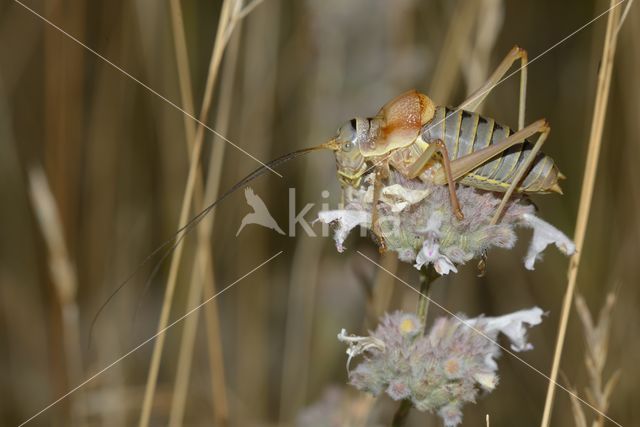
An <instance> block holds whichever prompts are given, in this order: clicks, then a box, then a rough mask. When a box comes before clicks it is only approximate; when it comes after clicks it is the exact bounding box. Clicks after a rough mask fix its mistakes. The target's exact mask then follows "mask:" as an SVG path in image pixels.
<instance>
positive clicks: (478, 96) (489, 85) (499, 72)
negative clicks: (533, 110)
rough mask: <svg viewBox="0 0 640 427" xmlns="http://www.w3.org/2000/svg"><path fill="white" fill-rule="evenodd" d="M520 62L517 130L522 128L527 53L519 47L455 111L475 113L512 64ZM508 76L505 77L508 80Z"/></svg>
mask: <svg viewBox="0 0 640 427" xmlns="http://www.w3.org/2000/svg"><path fill="white" fill-rule="evenodd" d="M518 60H520V68H519V69H518V70H516V71H515V72H516V73H517V72H518V71H519V72H520V95H519V101H518V130H520V129H523V128H524V120H525V109H526V100H527V65H528V63H529V59H528V55H527V51H526V50H524V49H522V48H521V47H519V46H514V47H513V48H512V49H511V50H510V51H509V53H508V54H507V56H506V57H505V58H504V59H503V60H502V62H500V65H498V67H497V68H496V69H495V71H494V72H493V74H491V75H490V76H489V78H488V79H487V81H486V82H485V83H484V84H483V85H482V86H481V87H480V88H478V89H477V90H475V91H474V92H473V93H472V94H471V95H469V97H468V98H467V99H466V100H465V101H464V102H463V103H462V104H460V105H459V106H458V107H457V109H459V110H468V111H476V110H477V109H478V107H479V106H480V104H482V102H483V101H484V100H485V99H486V97H487V96H488V95H489V93H491V91H492V90H493V89H494V88H495V87H496V86H497V85H498V84H500V83H501V82H502V80H503V77H504V75H505V74H507V71H509V69H510V68H511V67H512V66H513V64H514V63H515V62H516V61H518ZM509 77H510V75H509V76H508V77H507V78H509Z"/></svg>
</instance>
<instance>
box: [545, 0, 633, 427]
mask: <svg viewBox="0 0 640 427" xmlns="http://www.w3.org/2000/svg"><path fill="white" fill-rule="evenodd" d="M621 3H622V2H619V1H617V0H611V2H610V10H609V16H608V18H607V31H606V35H605V40H604V48H603V50H602V59H601V63H600V70H599V72H598V87H597V89H596V99H595V104H594V110H593V120H592V122H591V123H592V124H591V136H590V138H589V148H588V152H587V161H586V166H585V171H584V177H583V179H582V192H581V194H580V205H579V208H578V217H577V221H576V230H575V235H574V239H573V240H574V242H575V244H576V252H575V254H574V255H573V257H572V258H571V261H570V263H569V270H568V273H567V275H568V284H567V289H566V291H565V295H564V299H563V302H562V312H561V315H560V325H559V328H558V337H557V340H556V346H555V351H554V356H553V365H552V368H551V374H550V378H549V386H548V388H547V397H546V401H545V406H544V412H543V415H542V422H541V427H548V426H549V423H550V421H551V412H552V408H553V400H554V395H555V391H556V382H557V379H558V370H559V368H560V359H561V357H562V350H563V347H564V340H565V336H566V333H567V323H568V321H569V313H570V311H571V302H572V301H573V296H574V293H575V288H576V279H577V277H578V268H579V265H580V256H581V254H582V248H583V246H584V239H585V235H586V231H587V223H588V220H589V212H590V210H591V200H592V198H593V189H594V184H595V179H596V173H597V168H598V158H599V156H600V147H601V145H602V132H603V128H604V120H605V117H606V112H607V101H608V99H609V91H610V88H611V74H612V70H613V62H614V58H615V53H616V42H617V39H618V32H619V29H620V26H621V25H622V21H623V19H621V18H620V16H621V14H620V9H621V8H619V7H616V6H617V5H620V4H621ZM632 3H633V1H632V0H629V1H628V2H627V6H626V9H625V11H624V12H623V14H622V16H623V18H624V17H625V16H626V13H627V11H628V10H629V7H630V6H631V4H632Z"/></svg>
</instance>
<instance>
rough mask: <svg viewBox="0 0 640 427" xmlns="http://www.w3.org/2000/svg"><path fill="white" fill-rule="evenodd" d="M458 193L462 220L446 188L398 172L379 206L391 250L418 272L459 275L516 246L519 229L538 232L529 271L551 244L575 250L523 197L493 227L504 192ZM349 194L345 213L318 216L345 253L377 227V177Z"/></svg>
mask: <svg viewBox="0 0 640 427" xmlns="http://www.w3.org/2000/svg"><path fill="white" fill-rule="evenodd" d="M456 194H457V196H458V200H459V201H460V206H461V208H462V212H463V214H464V219H462V220H459V219H457V218H456V217H455V215H454V214H453V212H452V209H451V204H450V201H449V192H448V189H447V187H446V186H442V185H435V184H431V183H428V182H424V181H422V180H420V179H413V180H410V179H407V178H405V177H404V176H402V175H401V174H399V173H397V172H393V171H392V172H391V176H390V177H389V179H388V180H387V182H386V183H385V186H384V187H383V188H382V191H381V194H380V199H379V201H378V204H377V206H376V208H377V210H378V217H379V227H380V231H381V234H382V237H383V239H384V243H385V246H386V248H387V249H388V250H391V251H394V252H396V253H397V254H398V257H399V258H400V259H401V260H402V261H405V262H411V263H413V264H414V265H415V267H416V268H418V269H420V268H422V267H423V266H424V265H429V264H432V265H433V266H434V268H435V270H436V271H437V272H438V273H439V274H448V273H449V272H454V273H456V272H457V268H456V265H460V264H464V263H466V262H467V261H469V260H471V259H473V258H477V257H479V256H481V255H482V254H484V253H485V251H486V250H488V249H489V248H491V247H499V248H506V249H511V248H513V246H514V244H515V242H516V233H515V228H516V227H517V226H522V227H528V228H532V229H533V238H532V241H531V245H530V247H529V250H528V253H527V255H526V257H525V267H526V268H527V269H530V270H532V269H533V267H534V264H535V261H536V260H537V259H538V258H539V257H540V253H541V252H542V251H543V250H544V249H545V248H546V247H547V246H548V245H549V244H552V243H553V244H555V245H556V246H557V247H558V249H559V250H560V251H561V252H563V253H565V254H567V255H571V254H573V252H574V251H575V245H574V244H573V242H571V240H569V238H567V236H565V235H564V234H563V233H562V232H561V231H559V230H557V229H556V228H555V227H553V226H552V225H551V224H548V223H547V222H545V221H543V220H541V219H540V218H538V217H536V216H535V215H534V207H533V206H532V205H531V204H530V203H528V202H527V201H526V200H525V199H523V198H520V197H514V198H513V199H512V200H511V201H510V202H509V203H508V204H507V207H506V209H505V211H504V214H503V215H502V218H501V220H500V222H498V224H495V225H492V224H491V220H492V218H493V216H494V214H495V212H496V209H497V207H498V205H499V204H500V201H501V198H502V194H497V193H493V192H488V191H480V190H476V189H474V188H472V187H467V186H465V185H458V186H457V189H456ZM346 196H347V197H346V206H345V207H344V209H340V210H328V211H321V212H320V213H319V214H318V220H319V221H321V222H323V223H325V224H332V225H333V226H334V239H335V241H336V247H337V248H338V250H339V251H340V252H342V251H343V250H344V241H345V240H346V238H347V235H348V234H349V232H350V231H351V230H352V229H353V228H355V227H357V226H360V227H363V228H365V229H369V230H371V228H372V224H371V221H372V212H373V174H370V175H368V176H366V177H365V178H364V179H363V183H362V185H361V186H360V187H359V188H356V189H351V188H349V189H348V191H347V194H346Z"/></svg>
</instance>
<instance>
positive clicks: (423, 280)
mask: <svg viewBox="0 0 640 427" xmlns="http://www.w3.org/2000/svg"><path fill="white" fill-rule="evenodd" d="M437 277H438V274H437V273H436V271H435V270H434V269H433V266H431V265H430V266H429V267H428V268H426V269H424V270H420V297H419V298H420V299H419V300H418V308H417V314H418V318H419V319H420V321H421V322H422V325H423V326H422V328H423V333H424V332H425V331H426V329H427V315H428V314H429V292H430V291H431V284H432V283H433V281H434V280H435V279H436V278H437ZM412 406H413V405H412V404H411V401H410V400H403V401H402V402H400V406H399V407H398V409H397V410H396V413H395V415H394V416H393V421H392V422H391V426H392V427H402V426H404V424H405V422H406V421H407V417H408V416H409V412H410V411H411V407H412Z"/></svg>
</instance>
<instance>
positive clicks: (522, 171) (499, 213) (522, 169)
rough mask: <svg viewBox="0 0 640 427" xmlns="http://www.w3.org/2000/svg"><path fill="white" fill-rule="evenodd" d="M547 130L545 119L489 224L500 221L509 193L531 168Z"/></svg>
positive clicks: (511, 192)
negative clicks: (538, 134)
mask: <svg viewBox="0 0 640 427" xmlns="http://www.w3.org/2000/svg"><path fill="white" fill-rule="evenodd" d="M549 132H551V128H550V127H549V124H548V123H547V122H546V121H545V122H544V124H543V126H542V127H541V128H540V130H539V133H540V136H538V139H537V140H536V142H535V144H534V145H533V148H532V149H531V152H530V153H529V156H528V157H527V158H526V160H525V161H524V162H522V164H521V165H520V168H518V172H517V173H516V175H515V176H514V177H513V181H512V182H511V185H510V186H509V188H508V189H507V191H506V192H505V193H504V196H502V200H501V201H500V205H498V208H497V209H496V212H495V214H494V216H493V218H492V219H491V223H490V224H491V225H495V224H497V223H498V221H500V218H501V216H502V214H503V213H504V210H505V208H506V206H507V202H508V201H509V199H510V198H511V195H512V194H513V192H514V191H515V190H516V188H517V187H518V185H519V184H520V182H521V181H522V180H523V179H524V177H525V174H526V173H527V172H528V171H529V169H530V168H531V165H532V164H533V161H534V160H535V158H536V156H537V155H538V153H539V152H540V149H541V148H542V145H543V144H544V142H545V141H546V140H547V137H548V136H549Z"/></svg>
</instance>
